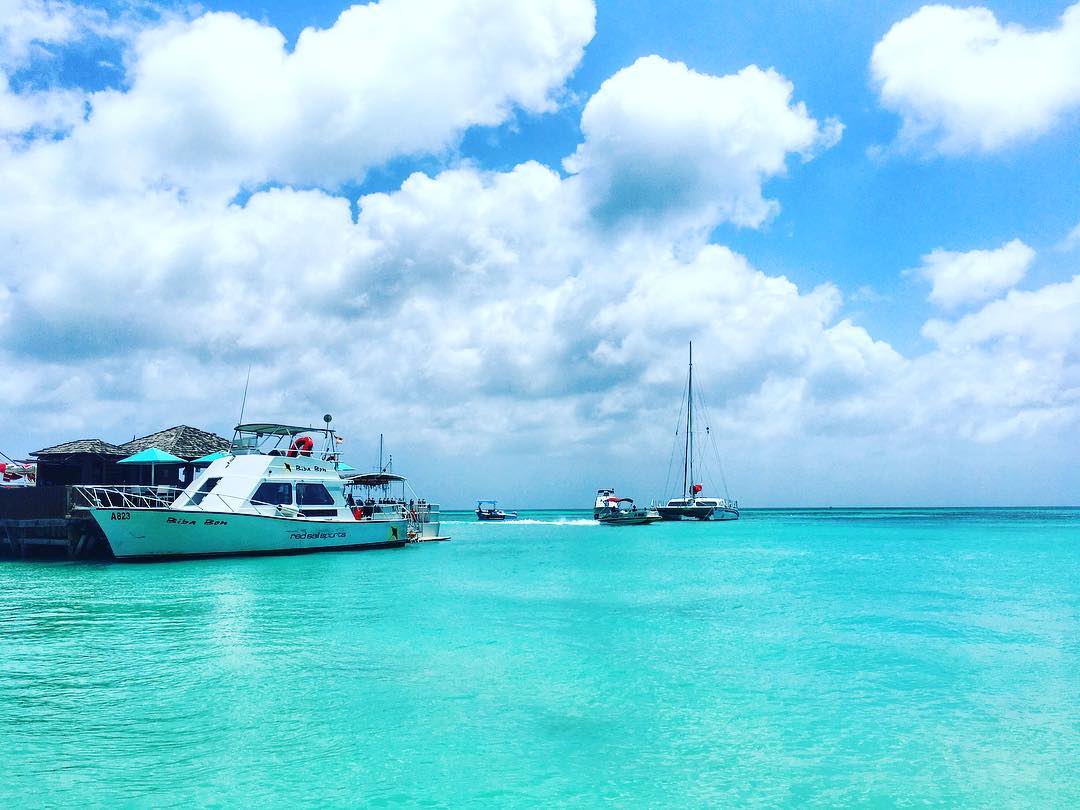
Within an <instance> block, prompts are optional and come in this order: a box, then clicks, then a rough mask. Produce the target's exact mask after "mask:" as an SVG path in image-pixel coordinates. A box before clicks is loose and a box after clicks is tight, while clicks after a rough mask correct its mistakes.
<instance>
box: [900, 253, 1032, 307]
mask: <svg viewBox="0 0 1080 810" xmlns="http://www.w3.org/2000/svg"><path fill="white" fill-rule="evenodd" d="M1034 260H1035V251H1034V250H1032V249H1031V248H1030V247H1028V246H1027V245H1025V244H1024V243H1023V242H1021V241H1020V240H1019V239H1013V240H1012V241H1011V242H1006V243H1005V244H1004V245H1002V246H1001V247H999V248H997V249H996V250H970V251H967V252H966V253H956V252H953V251H949V250H942V249H941V248H938V249H937V250H935V251H933V252H931V253H929V254H927V255H926V256H923V263H922V265H921V266H920V267H918V268H917V269H916V270H915V271H914V272H915V273H918V274H919V275H921V276H922V277H923V278H925V279H927V280H928V281H929V282H930V283H931V285H933V286H932V287H931V290H930V300H931V301H932V302H933V303H935V304H937V305H938V306H941V307H946V308H949V309H952V308H955V307H960V306H963V305H965V304H972V303H978V302H981V301H986V300H988V299H990V298H993V297H995V296H996V295H998V294H999V293H1002V292H1004V291H1005V290H1007V289H1009V288H1010V287H1012V286H1014V285H1015V284H1016V283H1017V282H1019V281H1020V280H1021V279H1022V278H1023V277H1024V275H1025V274H1026V273H1027V271H1028V268H1029V267H1030V266H1031V263H1032V262H1033V261H1034Z"/></svg>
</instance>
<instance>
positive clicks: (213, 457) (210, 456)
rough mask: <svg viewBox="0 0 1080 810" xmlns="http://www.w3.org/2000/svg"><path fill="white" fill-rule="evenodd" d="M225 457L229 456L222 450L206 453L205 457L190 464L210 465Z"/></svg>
mask: <svg viewBox="0 0 1080 810" xmlns="http://www.w3.org/2000/svg"><path fill="white" fill-rule="evenodd" d="M227 455H229V454H228V453H226V452H225V451H224V450H218V451H217V452H215V453H207V454H206V455H205V456H202V457H200V458H197V459H195V460H194V461H193V462H191V463H192V464H212V463H213V462H215V461H217V460H218V459H219V458H225V456H227Z"/></svg>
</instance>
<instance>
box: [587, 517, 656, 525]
mask: <svg viewBox="0 0 1080 810" xmlns="http://www.w3.org/2000/svg"><path fill="white" fill-rule="evenodd" d="M597 520H598V521H599V522H600V524H601V525H603V526H648V525H649V524H650V523H656V521H658V520H660V516H659V515H656V514H653V515H614V516H606V517H599V518H597Z"/></svg>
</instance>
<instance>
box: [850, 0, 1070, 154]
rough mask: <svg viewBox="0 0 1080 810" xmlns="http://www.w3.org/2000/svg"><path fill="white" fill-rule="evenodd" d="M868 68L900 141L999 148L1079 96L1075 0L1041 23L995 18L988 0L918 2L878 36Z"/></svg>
mask: <svg viewBox="0 0 1080 810" xmlns="http://www.w3.org/2000/svg"><path fill="white" fill-rule="evenodd" d="M871 72H872V74H873V78H874V81H875V82H876V84H877V86H878V88H879V92H880V95H881V103H882V104H883V105H884V106H885V107H886V108H888V109H890V110H893V111H895V112H897V113H899V114H900V116H901V117H902V118H903V129H902V131H901V140H902V141H903V142H906V143H908V144H928V145H931V146H932V147H933V148H935V149H937V150H939V151H940V152H942V153H945V154H960V153H965V152H991V151H994V150H997V149H1001V148H1004V147H1006V146H1009V145H1011V144H1014V143H1017V142H1019V141H1023V140H1027V139H1030V138H1033V137H1035V136H1038V135H1040V134H1042V133H1044V132H1046V131H1048V130H1049V129H1050V128H1052V127H1053V126H1055V125H1056V124H1057V123H1058V122H1059V121H1061V119H1062V118H1063V117H1064V116H1065V115H1066V114H1068V113H1070V112H1074V111H1075V110H1076V109H1077V107H1078V106H1080V3H1078V4H1075V5H1072V6H1070V7H1069V8H1068V9H1066V11H1065V13H1064V14H1063V15H1062V17H1061V23H1060V25H1058V26H1057V27H1056V28H1054V29H1052V30H1047V31H1032V30H1027V29H1025V28H1023V27H1022V26H1019V25H1014V24H1010V25H1002V24H1001V23H1000V22H998V20H997V19H996V18H995V17H994V14H993V13H992V12H991V11H990V10H989V9H986V8H981V7H969V8H951V7H949V6H939V5H933V6H923V7H922V8H921V9H919V10H918V11H917V12H915V13H914V14H912V15H911V16H910V17H907V18H906V19H904V20H901V21H900V22H898V23H896V25H894V26H893V27H892V28H891V29H890V30H889V31H888V33H887V34H885V36H884V37H883V38H882V39H881V41H880V42H878V43H877V45H876V46H875V47H874V52H873V56H872V59H871Z"/></svg>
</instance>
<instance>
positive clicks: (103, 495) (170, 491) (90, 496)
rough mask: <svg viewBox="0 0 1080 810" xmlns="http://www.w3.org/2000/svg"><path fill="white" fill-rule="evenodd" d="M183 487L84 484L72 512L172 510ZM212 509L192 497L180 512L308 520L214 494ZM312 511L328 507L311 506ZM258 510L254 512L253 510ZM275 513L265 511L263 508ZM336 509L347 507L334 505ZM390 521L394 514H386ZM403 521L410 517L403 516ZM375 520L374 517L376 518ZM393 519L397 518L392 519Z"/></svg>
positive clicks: (298, 511)
mask: <svg viewBox="0 0 1080 810" xmlns="http://www.w3.org/2000/svg"><path fill="white" fill-rule="evenodd" d="M184 492H185V490H184V489H183V488H181V487H166V486H160V487H145V486H102V485H80V486H76V487H73V488H72V509H168V508H171V507H172V506H173V504H174V503H175V502H176V500H177V499H178V498H179V497H180V496H181V495H183V494H184ZM211 505H212V506H213V508H212V509H207V508H206V507H205V506H203V505H202V502H201V501H194V500H192V499H191V498H188V500H187V503H185V504H184V505H183V506H181V507H178V508H177V511H178V512H214V513H220V512H221V511H222V509H221V508H220V505H224V507H225V509H226V510H228V511H229V512H231V513H233V514H249V515H250V514H271V515H274V516H279V517H304V514H303V512H304V505H298V506H293V505H292V504H274V503H269V502H267V501H254V500H251V499H250V498H246V497H244V496H241V495H226V494H223V493H219V492H214V493H213V499H212V500H211ZM309 506H310V508H313V509H317V508H325V507H321V506H316V505H309ZM253 507H254V511H253V509H252V508H253ZM263 508H266V509H268V510H272V511H269V512H261V511H260V509H263ZM331 508H334V509H344V508H347V507H342V506H337V505H335V506H333V507H331ZM382 516H383V517H387V518H390V513H383V515H382ZM401 517H402V518H405V517H407V516H406V515H404V514H403V515H402V516H401ZM372 519H374V516H372ZM391 519H393V518H391Z"/></svg>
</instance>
